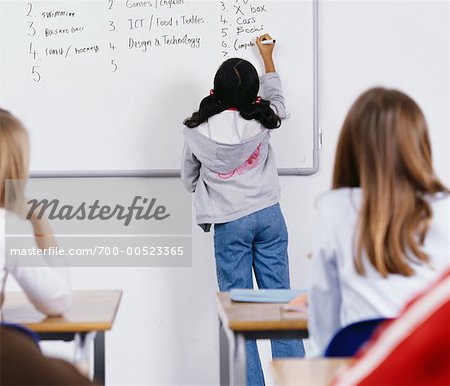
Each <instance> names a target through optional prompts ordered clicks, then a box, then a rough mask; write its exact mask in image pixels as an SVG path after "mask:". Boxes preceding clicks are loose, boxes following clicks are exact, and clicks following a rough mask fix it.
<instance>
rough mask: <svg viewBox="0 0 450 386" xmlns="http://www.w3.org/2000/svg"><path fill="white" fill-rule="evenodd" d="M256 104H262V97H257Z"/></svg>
mask: <svg viewBox="0 0 450 386" xmlns="http://www.w3.org/2000/svg"><path fill="white" fill-rule="evenodd" d="M255 103H256V104H257V105H259V104H260V103H261V97H257V98H256V100H255Z"/></svg>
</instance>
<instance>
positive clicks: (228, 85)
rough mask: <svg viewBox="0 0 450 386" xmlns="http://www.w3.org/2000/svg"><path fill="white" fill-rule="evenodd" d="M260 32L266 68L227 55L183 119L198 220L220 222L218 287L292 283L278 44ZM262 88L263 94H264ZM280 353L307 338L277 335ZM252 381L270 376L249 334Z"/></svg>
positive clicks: (298, 351) (299, 349) (184, 171)
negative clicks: (279, 136)
mask: <svg viewBox="0 0 450 386" xmlns="http://www.w3.org/2000/svg"><path fill="white" fill-rule="evenodd" d="M271 39H272V38H271V37H270V36H269V35H268V34H266V35H263V36H260V37H258V38H257V39H256V44H257V46H258V49H259V52H260V54H261V57H262V60H263V62H264V67H265V72H266V73H265V74H264V75H263V76H261V78H259V77H258V74H257V71H256V69H255V68H254V67H253V65H252V64H250V63H249V62H248V61H246V60H242V59H237V58H235V59H228V60H227V61H225V62H224V63H223V64H222V65H221V66H220V68H219V69H218V71H217V73H216V75H215V78H214V88H213V89H212V90H211V91H210V95H209V96H207V97H206V98H204V99H203V100H202V101H201V103H200V107H199V109H198V111H197V112H194V113H193V114H192V116H191V117H189V118H187V119H186V120H185V121H184V124H185V125H186V126H187V128H185V130H184V134H185V148H184V154H183V161H182V167H181V177H182V180H183V182H184V184H185V186H186V188H187V189H188V190H189V191H190V192H194V193H195V208H196V220H197V223H198V224H199V225H200V226H201V227H202V228H203V229H204V230H205V231H206V232H208V231H209V229H210V227H211V225H214V250H215V259H216V270H217V279H218V284H219V288H220V290H221V291H229V290H230V289H233V288H253V279H252V269H253V272H254V274H255V278H256V282H257V284H258V287H259V288H278V289H282V288H289V286H290V283H289V262H288V254H287V247H288V234H287V229H286V225H285V221H284V218H283V214H282V213H281V210H280V206H279V203H278V201H279V199H280V187H279V183H278V174H277V170H276V166H275V159H274V154H273V151H272V148H271V146H270V143H269V140H270V136H271V134H272V130H273V129H276V128H278V127H279V126H280V125H281V119H283V118H285V117H286V110H285V103H284V98H283V94H282V91H281V83H280V77H279V75H278V73H277V72H275V66H274V62H273V59H272V52H273V49H274V44H273V43H272V44H263V41H264V40H271ZM260 88H261V94H262V95H263V96H264V98H262V97H260V96H258V92H259V91H260ZM271 344H272V354H273V356H275V357H289V356H303V355H304V350H303V344H302V342H301V341H282V340H280V341H272V342H271ZM247 384H248V385H262V384H264V378H263V374H262V370H261V364H260V361H259V355H258V351H257V346H256V341H247Z"/></svg>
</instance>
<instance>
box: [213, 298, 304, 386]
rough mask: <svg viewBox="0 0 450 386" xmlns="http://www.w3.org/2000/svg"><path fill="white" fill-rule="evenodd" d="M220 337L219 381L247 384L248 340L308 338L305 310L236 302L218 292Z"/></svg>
mask: <svg viewBox="0 0 450 386" xmlns="http://www.w3.org/2000/svg"><path fill="white" fill-rule="evenodd" d="M216 296H217V301H218V308H219V319H220V320H219V328H220V332H219V334H220V335H219V336H220V338H219V339H220V384H221V385H245V383H246V354H245V340H246V339H299V338H307V337H308V325H307V318H306V314H305V313H300V312H291V311H285V310H283V305H282V304H278V303H235V302H232V301H231V300H230V293H229V292H219V293H217V295H216Z"/></svg>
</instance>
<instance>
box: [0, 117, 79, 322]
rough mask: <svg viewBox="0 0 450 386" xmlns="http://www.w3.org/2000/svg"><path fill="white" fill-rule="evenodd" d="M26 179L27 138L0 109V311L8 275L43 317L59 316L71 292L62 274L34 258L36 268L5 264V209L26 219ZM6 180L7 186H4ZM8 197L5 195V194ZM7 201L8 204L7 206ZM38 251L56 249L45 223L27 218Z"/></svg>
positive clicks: (13, 263)
mask: <svg viewBox="0 0 450 386" xmlns="http://www.w3.org/2000/svg"><path fill="white" fill-rule="evenodd" d="M27 177H28V134H27V131H26V129H25V128H24V127H23V126H22V124H21V123H20V122H19V120H18V119H17V118H16V117H14V116H13V115H12V114H11V113H9V112H8V111H6V110H3V109H1V108H0V311H1V306H2V303H3V299H4V289H5V284H6V278H7V277H8V275H11V276H13V277H14V278H15V279H16V281H17V282H18V283H19V285H20V286H21V287H22V289H23V290H24V291H25V293H26V295H27V297H28V298H29V300H30V301H31V302H32V303H33V304H34V306H35V307H36V308H37V309H38V310H39V311H41V312H42V313H44V314H47V315H60V314H62V313H64V311H66V310H67V309H68V306H69V303H70V293H71V291H70V288H69V285H68V283H67V282H66V280H65V277H64V272H57V271H56V270H55V269H54V268H51V267H49V266H48V264H47V262H46V260H45V259H44V257H43V256H38V255H37V256H34V257H33V258H35V259H36V263H35V266H33V267H26V266H20V264H15V261H14V262H12V263H11V264H6V254H7V253H8V252H9V251H8V250H7V249H6V248H5V217H6V209H5V207H6V206H7V207H8V208H9V209H10V210H12V211H13V212H15V214H16V215H18V216H20V217H25V213H26V206H25V199H24V196H23V191H22V188H23V183H22V182H23V180H24V179H26V178H27ZM7 180H9V183H8V184H7V182H6V181H7ZM7 193H8V194H7ZM7 199H8V202H6V201H7ZM30 222H31V225H32V227H33V230H34V234H35V239H36V244H37V248H39V249H41V250H44V249H47V248H49V247H52V246H56V243H55V240H54V238H53V235H52V232H51V230H50V227H49V225H48V222H47V221H46V220H45V219H38V218H37V216H34V215H32V216H31V218H30Z"/></svg>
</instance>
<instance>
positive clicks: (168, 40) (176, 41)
mask: <svg viewBox="0 0 450 386" xmlns="http://www.w3.org/2000/svg"><path fill="white" fill-rule="evenodd" d="M162 43H163V44H164V45H167V46H178V45H186V46H190V47H191V48H200V38H199V37H189V36H188V34H186V35H184V36H183V37H179V36H175V35H171V36H169V35H162Z"/></svg>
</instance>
